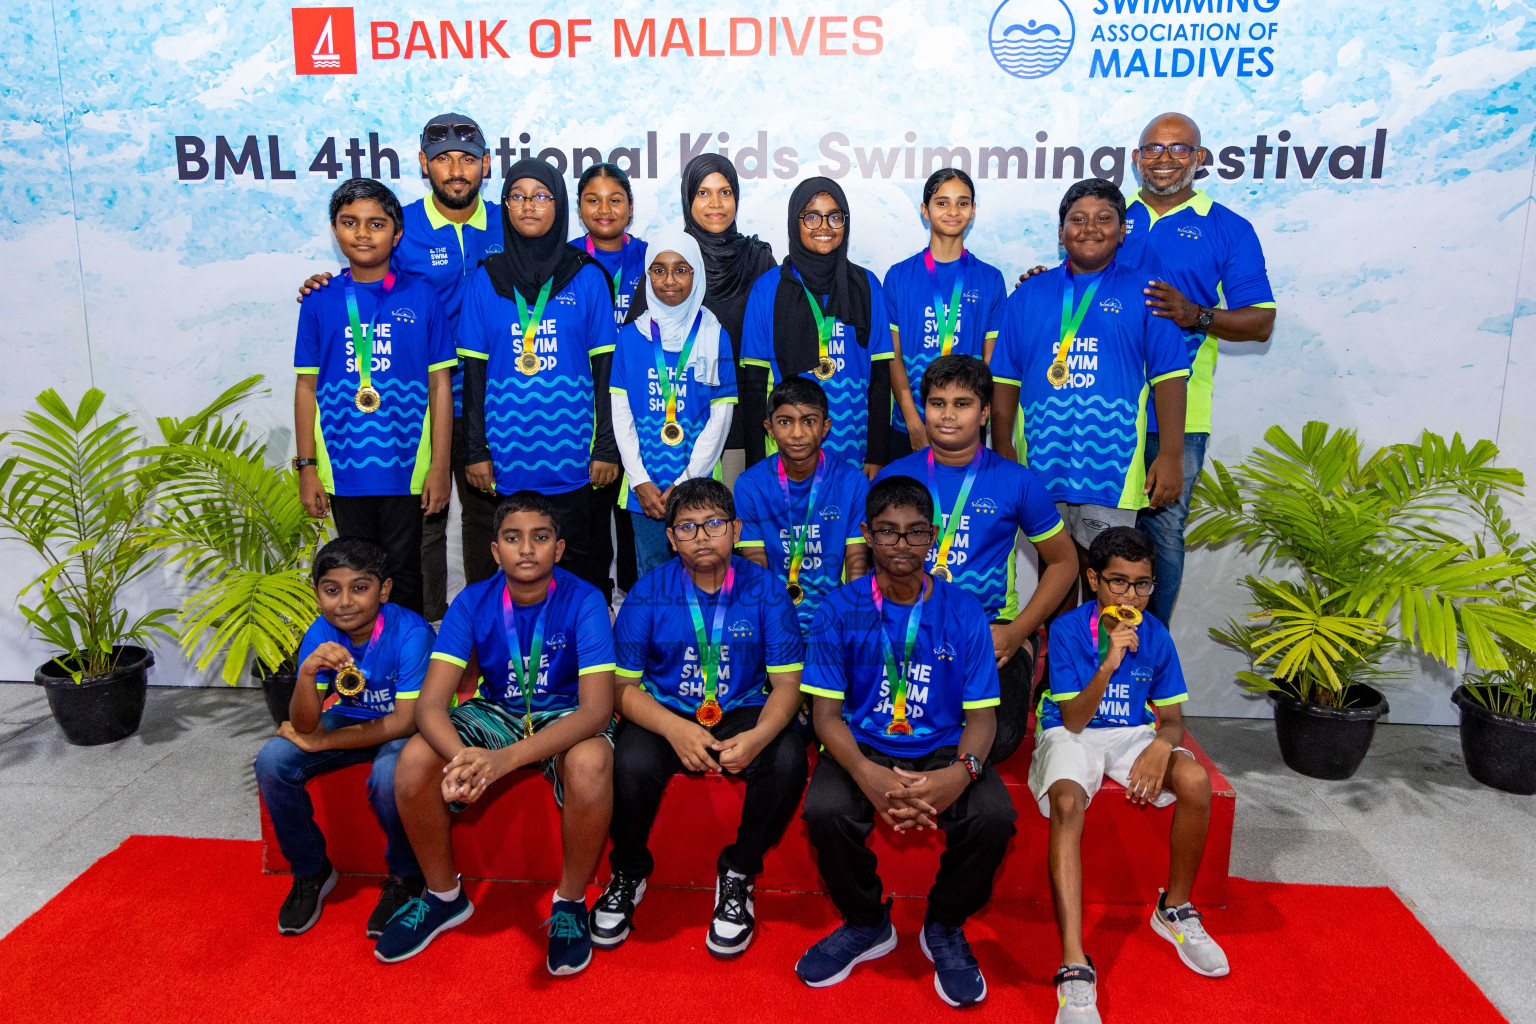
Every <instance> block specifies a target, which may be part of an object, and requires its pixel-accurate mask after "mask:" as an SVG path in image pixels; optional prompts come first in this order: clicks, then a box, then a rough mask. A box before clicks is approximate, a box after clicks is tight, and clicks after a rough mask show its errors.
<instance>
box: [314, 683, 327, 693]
mask: <svg viewBox="0 0 1536 1024" xmlns="http://www.w3.org/2000/svg"><path fill="white" fill-rule="evenodd" d="M315 689H317V690H319V691H320V692H321V693H324V692H325V691H326V690H329V689H330V686H329V685H328V684H326V683H322V682H316V683H315Z"/></svg>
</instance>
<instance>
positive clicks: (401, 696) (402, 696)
mask: <svg viewBox="0 0 1536 1024" xmlns="http://www.w3.org/2000/svg"><path fill="white" fill-rule="evenodd" d="M420 696H421V691H420V690H411V691H409V692H406V693H400V692H396V693H395V700H415V699H416V698H417V697H420Z"/></svg>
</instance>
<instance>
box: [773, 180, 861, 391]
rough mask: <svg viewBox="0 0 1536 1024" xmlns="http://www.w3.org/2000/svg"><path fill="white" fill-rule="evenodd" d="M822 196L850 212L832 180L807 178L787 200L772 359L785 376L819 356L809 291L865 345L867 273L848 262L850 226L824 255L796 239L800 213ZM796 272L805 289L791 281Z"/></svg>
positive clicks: (800, 369)
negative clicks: (785, 252) (824, 301)
mask: <svg viewBox="0 0 1536 1024" xmlns="http://www.w3.org/2000/svg"><path fill="white" fill-rule="evenodd" d="M823 192H825V193H826V194H827V195H829V196H831V197H832V201H833V202H835V203H837V208H838V209H840V210H842V211H843V212H844V213H845V214H846V213H847V212H848V198H847V196H845V195H843V189H842V186H841V185H839V184H838V183H837V182H835V181H833V180H832V179H831V178H807V179H805V180H804V181H802V182H801V183H800V184H798V185H796V186H795V191H794V192H793V193H792V194H791V195H790V197H789V255H788V256H786V257H785V258H784V264H783V266H782V267H781V268H780V269H779V275H780V277H779V290H778V292H777V293H776V295H775V297H774V302H773V348H774V355H775V356H776V357H777V360H778V363H779V369H780V370H781V371H782V372H783V374H784V376H785V377H786V378H787V377H791V376H793V375H795V374H797V373H803V372H805V371H806V370H809V369H811V368H812V367H814V366H815V365H816V361H817V359H818V358H819V357H820V350H819V349H818V348H817V342H818V340H819V339H818V338H817V335H816V318H815V315H814V314H812V312H811V308H810V305H809V303H808V302H807V301H806V296H805V292H806V289H807V288H808V289H810V292H811V294H812V295H814V296H816V297H817V298H818V300H819V299H820V297H821V296H823V295H825V296H827V305H826V309H825V312H826V314H827V315H828V316H835V317H837V319H839V320H841V321H842V322H843V323H845V324H847V325H848V326H849V327H852V328H853V330H854V334H855V336H856V337H857V338H858V342H859V345H860V346H861V347H863V348H868V347H869V327H870V315H871V314H870V308H869V304H870V294H869V274H868V273H867V272H866V271H865V270H864V268H863V267H859V266H855V265H854V264H853V263H851V262H849V260H848V238H849V236H850V235H851V234H852V233H853V232H852V225H851V224H848V225H845V226H844V229H843V240H842V242H840V243H839V244H838V246H837V248H836V249H833V250H832V251H831V252H829V253H827V254H826V255H825V256H823V255H821V254H820V253H816V252H812V251H811V250H810V249H809V248H807V247H806V245H805V243H804V242H802V241H800V211H802V210H804V209H805V208H806V206H807V205H809V203H810V202H811V200H812V199H815V198H816V196H818V195H819V194H821V193H823ZM797 270H798V271H799V272H800V278H801V280H803V281H804V282H805V288H802V287H801V286H800V281H797V280H796V279H795V271H797Z"/></svg>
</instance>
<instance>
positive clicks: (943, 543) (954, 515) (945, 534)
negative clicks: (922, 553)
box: [928, 446, 982, 568]
mask: <svg viewBox="0 0 1536 1024" xmlns="http://www.w3.org/2000/svg"><path fill="white" fill-rule="evenodd" d="M981 452H982V449H981V447H979V446H978V447H977V449H976V454H975V455H973V456H971V464H970V465H969V466H967V467H966V469H965V482H964V483H962V484H961V485H960V494H959V495H958V496H957V497H956V498H955V506H954V508H953V509H952V510H951V511H950V513H949V522H948V524H945V523H944V522H943V520H942V519H941V517H940V513H939V510H940V509H941V508H943V504H942V502H941V499H940V498H939V484H938V481H937V479H935V475H934V468H933V449H932V448H929V449H928V493H929V494H930V495H931V496H932V497H933V528H934V530H935V531H942V532H940V533H939V552H938V554H937V555H935V556H934V559H933V564H934V565H936V566H939V567H940V568H947V567H948V565H949V549H950V547H951V545H953V544H954V542H955V531H956V530H957V529H959V527H960V520H961V518H962V514H963V513H964V512H965V502H966V499H967V498H969V497H970V496H971V485H972V484H974V483H975V482H976V474H977V473H979V472H980V471H981Z"/></svg>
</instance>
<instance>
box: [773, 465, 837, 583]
mask: <svg viewBox="0 0 1536 1024" xmlns="http://www.w3.org/2000/svg"><path fill="white" fill-rule="evenodd" d="M777 468H778V471H779V491H780V492H781V493H782V494H783V495H784V508H785V509H786V510H788V511H790V512H793V509H794V502H793V501H792V500H791V499H790V497H789V473H787V472H786V471H785V469H784V456H782V455H780V456H779V457H778V463H777ZM826 478H827V453H826V452H821V453H820V454H819V455H817V457H816V475H815V476H813V477H812V478H811V493H810V494H808V495H806V498H805V522H804V524H803V525H801V526H798V527H795V526H791V527H790V530H791V532H792V535H793V539H792V540H791V541H790V547H789V582H790V583H792V584H795V585H797V586H798V585H799V583H800V565H801V563H802V562H803V561H804V560H805V539H806V537H807V536H809V534H810V532H811V519H812V517H813V516H815V515H816V495H817V494H818V493H820V491H821V482H822V481H823V480H825V479H826Z"/></svg>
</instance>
